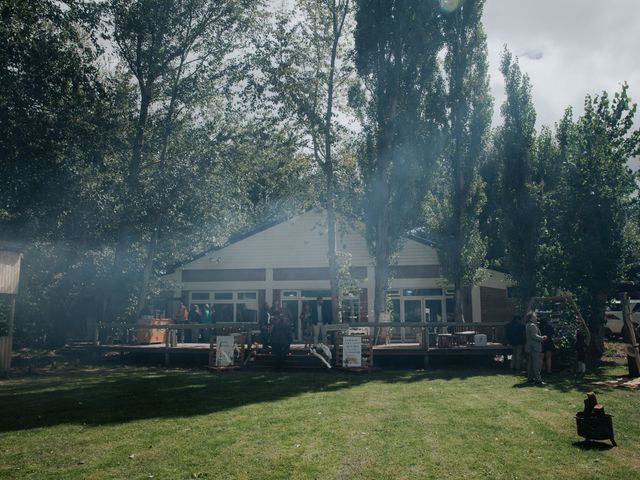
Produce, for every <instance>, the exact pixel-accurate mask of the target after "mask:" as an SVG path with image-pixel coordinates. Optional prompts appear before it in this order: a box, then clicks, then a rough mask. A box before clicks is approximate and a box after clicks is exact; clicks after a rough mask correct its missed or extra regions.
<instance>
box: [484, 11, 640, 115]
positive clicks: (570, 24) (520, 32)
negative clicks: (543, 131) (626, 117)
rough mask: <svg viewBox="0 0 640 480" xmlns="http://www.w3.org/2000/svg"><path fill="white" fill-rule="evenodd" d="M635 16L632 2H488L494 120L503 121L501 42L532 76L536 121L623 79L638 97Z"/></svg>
mask: <svg viewBox="0 0 640 480" xmlns="http://www.w3.org/2000/svg"><path fill="white" fill-rule="evenodd" d="M639 17H640V1H637V0H616V1H615V2H602V1H601V0H562V1H557V0H536V1H535V2H532V1H530V0H487V1H486V3H485V8H484V18H483V21H484V25H485V31H486V33H487V40H488V48H489V63H490V73H491V88H492V94H493V95H494V97H495V98H496V103H495V105H496V108H495V112H494V124H495V125H498V124H500V123H501V122H502V119H501V118H500V109H499V106H500V105H501V104H502V103H503V101H504V83H503V79H502V75H501V74H500V71H499V67H500V54H501V52H502V49H503V46H504V45H505V44H506V45H507V47H508V48H509V49H510V50H511V51H512V52H514V54H515V55H518V57H519V61H520V66H521V68H522V70H523V71H524V72H525V73H527V74H528V75H529V77H530V78H531V84H532V86H533V99H534V103H535V106H536V110H537V113H538V122H537V125H538V127H540V126H541V125H553V124H554V123H555V122H557V121H558V120H559V119H560V118H561V116H562V114H563V112H564V110H565V109H566V108H567V107H568V106H572V107H573V108H574V111H575V114H576V115H580V114H581V112H582V106H583V103H584V97H585V95H587V94H592V95H594V94H600V93H601V92H602V91H603V90H607V91H609V92H613V91H618V90H620V85H621V84H622V83H623V82H624V81H626V82H628V83H629V86H630V88H629V91H630V93H631V95H632V97H634V96H635V95H640V56H638V55H637V45H638V44H640V22H638V21H637V19H638V18H639ZM636 100H638V98H636ZM636 118H637V119H639V118H640V117H636Z"/></svg>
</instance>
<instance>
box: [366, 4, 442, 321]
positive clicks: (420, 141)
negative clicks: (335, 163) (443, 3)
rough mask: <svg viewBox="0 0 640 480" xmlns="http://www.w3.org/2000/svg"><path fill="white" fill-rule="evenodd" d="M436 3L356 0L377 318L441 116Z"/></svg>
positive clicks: (415, 216) (419, 197)
mask: <svg viewBox="0 0 640 480" xmlns="http://www.w3.org/2000/svg"><path fill="white" fill-rule="evenodd" d="M438 6H439V5H438V2H435V1H422V0H415V1H399V0H374V1H370V0H360V1H358V2H357V10H356V30H355V50H356V52H355V57H356V68H357V70H358V73H359V75H360V78H361V79H362V81H363V83H364V85H365V90H366V117H365V126H364V137H365V141H364V145H363V148H362V151H361V154H360V158H359V164H360V169H361V172H362V179H363V182H364V191H365V199H366V202H365V225H366V238H367V242H368V244H369V249H370V251H371V254H372V257H373V259H374V262H375V267H376V269H375V272H376V273H375V302H374V312H375V320H376V321H379V320H380V319H381V318H384V317H385V316H386V312H387V299H386V293H387V288H388V284H389V279H390V273H391V269H390V263H391V262H392V258H393V255H394V254H395V253H396V252H397V251H398V249H399V246H400V242H401V238H402V236H403V235H404V234H405V233H406V232H407V231H408V230H410V229H411V228H415V227H416V226H417V222H418V220H419V218H420V215H419V210H420V205H421V203H422V201H423V199H424V195H425V190H426V188H427V173H428V171H429V169H430V167H431V165H432V159H433V158H432V157H433V155H432V154H433V153H434V152H435V151H436V146H435V145H434V138H436V136H437V135H436V134H437V133H438V132H439V128H440V125H441V123H440V122H441V121H442V116H441V107H442V105H441V103H439V102H441V99H442V89H443V86H442V79H441V76H440V73H439V70H438V52H439V51H440V50H441V47H442V31H441V28H440V17H439V9H438Z"/></svg>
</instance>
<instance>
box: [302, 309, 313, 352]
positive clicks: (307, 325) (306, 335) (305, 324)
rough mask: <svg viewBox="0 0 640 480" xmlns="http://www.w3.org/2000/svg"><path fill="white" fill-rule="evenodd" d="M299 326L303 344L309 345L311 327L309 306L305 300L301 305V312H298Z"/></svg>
mask: <svg viewBox="0 0 640 480" xmlns="http://www.w3.org/2000/svg"><path fill="white" fill-rule="evenodd" d="M300 328H302V338H303V339H304V346H305V348H306V347H310V346H311V339H312V335H313V333H312V327H311V307H310V306H309V304H308V303H307V302H305V303H304V304H303V305H302V313H300Z"/></svg>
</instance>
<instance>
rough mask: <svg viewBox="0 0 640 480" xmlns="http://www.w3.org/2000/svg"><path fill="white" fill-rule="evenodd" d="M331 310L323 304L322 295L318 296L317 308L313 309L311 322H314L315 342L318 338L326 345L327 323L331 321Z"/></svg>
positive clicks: (314, 342)
mask: <svg viewBox="0 0 640 480" xmlns="http://www.w3.org/2000/svg"><path fill="white" fill-rule="evenodd" d="M330 315H331V311H330V310H329V309H327V308H325V307H324V305H323V304H322V297H318V298H316V304H315V308H313V309H312V310H311V323H312V324H313V344H314V345H317V344H318V340H320V341H321V343H324V344H325V345H326V343H327V325H328V324H329V323H331V317H330Z"/></svg>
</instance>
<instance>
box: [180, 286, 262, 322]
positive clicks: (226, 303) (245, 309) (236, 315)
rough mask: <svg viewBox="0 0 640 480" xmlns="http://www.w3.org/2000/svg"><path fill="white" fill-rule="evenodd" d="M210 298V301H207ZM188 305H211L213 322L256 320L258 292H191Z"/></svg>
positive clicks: (201, 306)
mask: <svg viewBox="0 0 640 480" xmlns="http://www.w3.org/2000/svg"><path fill="white" fill-rule="evenodd" d="M207 300H210V301H207ZM189 303H190V305H193V304H196V305H198V306H199V307H200V311H202V309H203V307H204V304H205V303H209V304H210V305H212V306H213V311H212V314H213V319H212V320H213V322H214V323H217V322H257V321H258V292H255V291H253V292H192V293H191V298H190V302H189Z"/></svg>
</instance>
